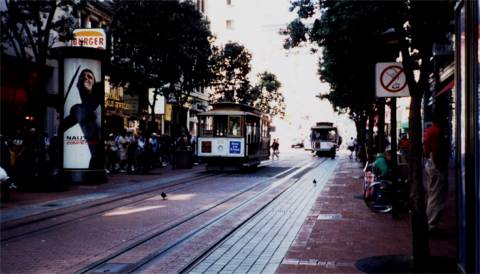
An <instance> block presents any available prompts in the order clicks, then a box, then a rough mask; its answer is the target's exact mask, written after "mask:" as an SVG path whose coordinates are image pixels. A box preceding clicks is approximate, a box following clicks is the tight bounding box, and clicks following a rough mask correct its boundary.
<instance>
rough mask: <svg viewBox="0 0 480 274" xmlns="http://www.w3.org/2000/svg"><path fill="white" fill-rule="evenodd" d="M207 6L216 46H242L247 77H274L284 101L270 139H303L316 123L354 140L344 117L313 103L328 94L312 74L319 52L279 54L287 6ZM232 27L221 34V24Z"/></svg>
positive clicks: (241, 2)
mask: <svg viewBox="0 0 480 274" xmlns="http://www.w3.org/2000/svg"><path fill="white" fill-rule="evenodd" d="M225 2H226V1H225V0H211V1H209V3H208V6H207V9H208V11H207V15H208V17H209V19H210V21H211V28H212V32H213V33H214V34H216V36H217V41H218V43H219V44H222V43H226V42H227V41H229V40H233V41H236V42H239V43H240V44H243V45H244V46H245V47H246V48H247V49H248V50H249V51H250V52H251V53H252V63H251V64H252V73H251V75H250V78H251V80H252V82H253V83H255V82H256V75H257V74H258V73H261V72H263V71H265V70H267V71H269V72H272V73H274V74H275V75H276V76H277V78H278V79H279V81H280V82H281V83H282V88H281V91H282V93H283V95H284V97H285V101H286V105H287V108H286V117H285V119H284V120H279V119H274V125H275V126H276V132H274V133H273V134H272V135H273V136H274V137H280V138H286V139H289V140H291V139H294V138H305V137H306V136H308V134H309V128H310V127H311V126H312V125H313V124H315V122H318V121H328V122H334V123H335V124H337V125H338V126H340V127H341V128H340V131H341V134H342V135H343V136H345V137H348V136H352V135H353V123H352V122H351V121H350V120H349V119H348V117H346V116H345V115H341V116H339V115H338V114H336V113H335V112H334V111H333V108H332V107H331V105H330V103H329V102H328V101H325V100H323V101H322V100H320V99H318V98H317V97H316V95H318V94H319V93H326V92H328V89H329V86H328V84H327V83H321V82H320V80H319V76H318V74H317V69H318V60H319V57H320V52H317V53H316V54H311V53H310V48H309V47H308V46H306V47H302V48H296V49H293V50H289V51H287V50H285V49H283V40H284V39H285V37H283V36H282V35H280V34H279V30H280V29H281V28H284V27H285V26H286V25H287V24H288V23H289V22H290V21H292V20H293V19H294V18H295V17H296V14H295V13H291V12H289V9H288V8H289V5H290V4H289V2H290V1H289V0H232V6H227V5H226V4H225ZM228 19H231V20H232V21H233V29H230V30H228V29H226V27H225V25H226V24H225V21H226V20H228Z"/></svg>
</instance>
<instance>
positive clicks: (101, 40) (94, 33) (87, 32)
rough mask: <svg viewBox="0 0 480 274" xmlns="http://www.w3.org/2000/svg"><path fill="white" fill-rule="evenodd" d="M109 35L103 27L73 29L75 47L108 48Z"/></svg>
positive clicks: (72, 44) (73, 44)
mask: <svg viewBox="0 0 480 274" xmlns="http://www.w3.org/2000/svg"><path fill="white" fill-rule="evenodd" d="M106 37H107V36H106V35H105V31H104V30H103V29H76V30H74V31H73V40H72V41H71V43H70V45H71V46H73V47H87V48H97V49H107V38H106Z"/></svg>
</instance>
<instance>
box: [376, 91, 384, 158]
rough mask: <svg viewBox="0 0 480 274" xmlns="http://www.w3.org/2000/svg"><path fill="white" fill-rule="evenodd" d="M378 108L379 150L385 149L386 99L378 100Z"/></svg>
mask: <svg viewBox="0 0 480 274" xmlns="http://www.w3.org/2000/svg"><path fill="white" fill-rule="evenodd" d="M377 109H378V143H377V144H376V145H377V147H378V152H384V151H385V99H384V98H380V99H378V100H377Z"/></svg>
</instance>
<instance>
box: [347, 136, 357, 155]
mask: <svg viewBox="0 0 480 274" xmlns="http://www.w3.org/2000/svg"><path fill="white" fill-rule="evenodd" d="M347 148H348V150H350V159H352V158H353V152H354V151H355V142H354V140H353V137H350V140H348V142H347Z"/></svg>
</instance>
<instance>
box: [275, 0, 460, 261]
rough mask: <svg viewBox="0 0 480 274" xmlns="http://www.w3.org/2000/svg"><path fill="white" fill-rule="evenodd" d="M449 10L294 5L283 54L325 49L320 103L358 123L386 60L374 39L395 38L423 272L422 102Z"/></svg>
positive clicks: (416, 249)
mask: <svg viewBox="0 0 480 274" xmlns="http://www.w3.org/2000/svg"><path fill="white" fill-rule="evenodd" d="M450 5H451V3H450V2H449V1H416V0H414V1H391V2H387V1H329V0H320V1H315V0H295V1H293V2H292V7H291V9H292V10H295V9H297V12H298V16H299V19H297V20H295V21H293V22H292V23H290V24H289V25H288V27H287V29H286V30H284V31H283V33H284V34H286V35H288V37H287V39H286V41H285V47H286V48H290V47H296V46H301V45H302V44H304V43H306V42H311V43H316V44H318V45H319V46H321V47H323V58H322V59H321V60H320V62H319V66H320V69H319V74H320V77H321V79H322V80H324V81H326V82H328V83H330V85H331V91H330V93H329V94H326V95H321V96H320V97H321V98H327V99H328V100H330V101H331V102H332V104H333V105H334V107H335V108H336V109H343V108H347V109H348V110H349V112H350V116H351V117H352V118H355V117H359V118H362V117H363V115H364V113H365V112H368V111H369V109H372V108H371V103H372V102H373V96H372V95H366V94H365V93H364V92H362V91H373V87H372V83H373V77H372V75H373V65H374V63H375V62H377V61H378V60H381V59H384V58H385V56H382V55H385V54H386V55H389V54H390V53H389V52H386V50H385V49H384V48H383V47H385V45H384V44H382V43H380V41H379V39H378V37H380V36H381V33H383V32H384V31H385V30H387V29H388V28H392V27H393V28H394V29H395V30H396V33H397V34H398V35H399V37H398V40H399V43H400V45H399V46H400V50H401V52H402V59H403V65H404V70H405V73H406V78H407V83H408V86H409V89H410V92H411V99H412V100H411V107H410V116H409V122H410V126H409V127H410V129H409V130H410V132H409V134H410V138H411V141H412V146H411V151H410V161H409V170H410V174H409V182H410V184H411V188H410V189H411V191H410V199H411V204H412V229H413V236H412V242H413V255H414V260H415V265H416V266H417V267H418V268H419V269H422V268H424V267H425V263H426V262H427V259H428V256H429V247H428V237H427V230H426V229H427V227H426V224H427V221H426V213H425V202H424V201H425V200H424V199H425V197H424V194H425V193H424V192H425V191H424V189H423V178H422V164H421V163H422V154H421V153H422V147H421V142H422V138H421V135H422V132H421V113H420V110H421V99H422V97H423V93H424V91H425V90H427V89H428V76H429V74H430V73H431V72H432V68H431V66H430V64H431V57H432V50H431V49H432V45H433V43H434V42H435V41H439V40H442V39H444V38H445V35H446V33H448V32H449V31H450V27H449V24H450V22H451V18H452V14H451V11H452V10H453V9H452V8H451V7H450ZM315 9H318V11H319V13H320V14H321V17H320V18H319V19H316V20H315V21H314V23H313V24H311V25H306V24H304V23H303V22H302V19H308V18H310V17H312V16H314V14H315V12H314V11H315ZM433 10H435V12H432V11H433ZM397 50H398V48H397ZM397 52H398V51H397ZM417 69H419V71H420V77H419V80H418V81H416V80H415V78H414V74H413V72H414V70H417ZM369 105H370V106H369ZM357 130H358V128H357Z"/></svg>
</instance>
